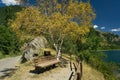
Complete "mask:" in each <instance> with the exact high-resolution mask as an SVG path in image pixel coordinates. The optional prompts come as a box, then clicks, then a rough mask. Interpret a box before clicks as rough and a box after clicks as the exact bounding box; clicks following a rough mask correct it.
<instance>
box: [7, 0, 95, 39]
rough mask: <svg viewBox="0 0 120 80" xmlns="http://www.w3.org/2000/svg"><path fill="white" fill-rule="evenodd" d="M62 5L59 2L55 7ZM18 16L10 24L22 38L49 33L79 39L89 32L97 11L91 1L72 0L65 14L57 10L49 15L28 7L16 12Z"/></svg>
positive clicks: (56, 36) (57, 36)
mask: <svg viewBox="0 0 120 80" xmlns="http://www.w3.org/2000/svg"><path fill="white" fill-rule="evenodd" d="M56 3H57V2H56ZM61 7H62V6H61V4H59V3H57V6H56V7H55V8H59V9H61ZM16 16H17V17H16V19H15V20H10V22H9V24H10V26H11V28H12V29H13V31H14V32H16V34H17V36H18V37H19V38H20V39H21V40H24V39H25V38H26V37H27V38H31V37H34V36H38V35H42V34H49V35H50V36H53V37H54V38H57V39H59V38H60V39H64V38H65V36H70V37H72V38H73V39H77V37H79V36H81V35H84V34H86V33H87V32H89V27H90V26H91V24H92V23H91V22H92V20H93V19H94V17H95V13H94V12H93V10H92V7H91V5H90V4H89V3H85V2H81V3H79V4H78V3H77V2H74V3H73V2H70V4H69V6H68V7H67V8H66V13H64V14H62V13H61V12H59V11H56V12H53V13H52V14H51V15H49V16H47V15H45V14H43V13H41V11H40V9H38V8H36V7H28V8H24V9H23V10H22V11H21V12H18V13H16ZM75 17H77V18H78V19H79V24H78V23H77V22H76V21H74V20H73V19H74V18H75Z"/></svg>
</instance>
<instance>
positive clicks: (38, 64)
mask: <svg viewBox="0 0 120 80" xmlns="http://www.w3.org/2000/svg"><path fill="white" fill-rule="evenodd" d="M59 62H60V61H59V60H57V59H56V58H55V56H46V57H39V58H38V59H36V60H35V69H36V70H39V69H43V68H46V67H50V66H53V65H55V64H57V63H59Z"/></svg>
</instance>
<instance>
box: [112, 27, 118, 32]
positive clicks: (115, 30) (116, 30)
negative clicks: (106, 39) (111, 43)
mask: <svg viewBox="0 0 120 80" xmlns="http://www.w3.org/2000/svg"><path fill="white" fill-rule="evenodd" d="M111 31H112V32H118V31H120V28H116V29H111Z"/></svg>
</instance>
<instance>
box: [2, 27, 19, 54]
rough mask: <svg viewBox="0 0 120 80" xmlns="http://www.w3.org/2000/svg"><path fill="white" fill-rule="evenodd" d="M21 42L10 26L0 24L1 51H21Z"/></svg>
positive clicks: (9, 52) (7, 52)
mask: <svg viewBox="0 0 120 80" xmlns="http://www.w3.org/2000/svg"><path fill="white" fill-rule="evenodd" d="M19 47H20V43H19V41H18V40H17V39H16V36H15V34H14V33H13V32H12V31H11V30H10V28H8V27H5V26H0V52H2V53H3V54H4V55H6V54H7V55H8V54H14V53H16V52H18V51H19Z"/></svg>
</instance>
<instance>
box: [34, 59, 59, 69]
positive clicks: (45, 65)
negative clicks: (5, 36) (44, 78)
mask: <svg viewBox="0 0 120 80" xmlns="http://www.w3.org/2000/svg"><path fill="white" fill-rule="evenodd" d="M59 62H60V61H58V60H52V61H47V62H44V63H41V64H38V65H36V66H37V67H41V68H44V67H47V66H51V65H54V64H56V63H59Z"/></svg>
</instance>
